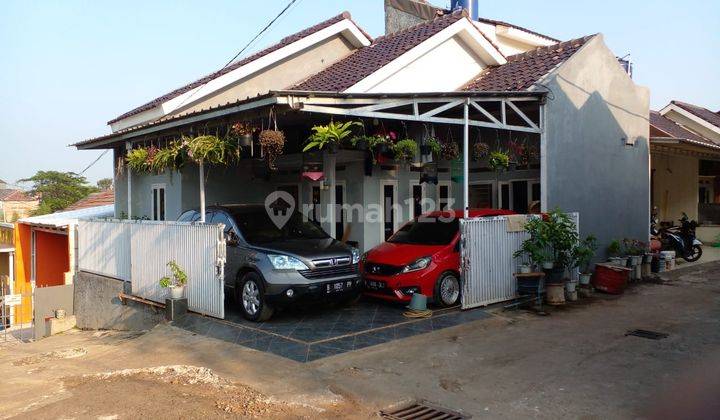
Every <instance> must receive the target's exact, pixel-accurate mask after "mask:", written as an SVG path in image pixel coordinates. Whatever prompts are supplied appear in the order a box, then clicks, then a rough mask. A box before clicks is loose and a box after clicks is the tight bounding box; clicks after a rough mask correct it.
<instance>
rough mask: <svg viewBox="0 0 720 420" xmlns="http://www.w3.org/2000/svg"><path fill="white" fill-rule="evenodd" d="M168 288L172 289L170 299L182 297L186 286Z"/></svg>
mask: <svg viewBox="0 0 720 420" xmlns="http://www.w3.org/2000/svg"><path fill="white" fill-rule="evenodd" d="M168 289H170V299H181V298H182V297H183V292H185V286H174V287H168Z"/></svg>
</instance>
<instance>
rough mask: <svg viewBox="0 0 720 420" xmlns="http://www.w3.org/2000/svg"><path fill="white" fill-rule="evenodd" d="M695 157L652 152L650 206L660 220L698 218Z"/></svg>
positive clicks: (697, 169)
mask: <svg viewBox="0 0 720 420" xmlns="http://www.w3.org/2000/svg"><path fill="white" fill-rule="evenodd" d="M698 166H699V163H698V158H696V157H690V156H678V155H669V154H660V153H657V152H653V153H652V171H653V206H657V208H658V211H659V214H658V216H659V217H660V220H662V221H677V220H678V219H680V217H682V214H683V212H685V213H687V215H688V217H690V219H692V220H697V217H698V201H699V197H698V182H699V175H698V174H699V172H698V171H699V168H698Z"/></svg>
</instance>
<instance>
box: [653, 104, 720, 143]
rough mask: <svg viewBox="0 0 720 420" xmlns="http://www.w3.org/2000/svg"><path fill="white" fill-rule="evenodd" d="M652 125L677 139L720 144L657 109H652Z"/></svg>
mask: <svg viewBox="0 0 720 420" xmlns="http://www.w3.org/2000/svg"><path fill="white" fill-rule="evenodd" d="M650 126H651V128H654V129H656V130H659V131H661V132H662V133H665V134H666V135H667V137H672V138H676V139H683V140H691V141H694V142H698V143H706V144H708V145H711V146H716V147H717V146H720V145H718V144H716V143H715V142H713V141H711V140H708V139H706V138H705V137H703V136H700V135H698V134H695V133H694V132H692V131H690V130H688V129H686V128H684V127H683V126H681V125H680V124H678V123H676V122H675V121H673V120H671V119H670V118H667V117H664V116H662V115H661V114H660V113H659V112H657V111H650Z"/></svg>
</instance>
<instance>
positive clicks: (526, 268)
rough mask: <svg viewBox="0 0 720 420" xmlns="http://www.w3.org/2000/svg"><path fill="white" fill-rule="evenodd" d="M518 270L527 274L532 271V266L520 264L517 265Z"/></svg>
mask: <svg viewBox="0 0 720 420" xmlns="http://www.w3.org/2000/svg"><path fill="white" fill-rule="evenodd" d="M518 271H520V274H528V273H531V272H532V267H530V266H529V265H528V264H520V265H519V266H518Z"/></svg>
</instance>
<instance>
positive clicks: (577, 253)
mask: <svg viewBox="0 0 720 420" xmlns="http://www.w3.org/2000/svg"><path fill="white" fill-rule="evenodd" d="M596 249H597V239H596V238H595V236H593V235H589V236H588V237H586V238H585V239H583V240H582V241H581V242H580V243H578V244H577V245H576V246H575V248H574V249H573V251H572V260H573V262H574V264H573V266H574V267H577V268H579V269H580V284H581V285H583V286H587V285H588V284H590V276H591V275H592V273H590V261H591V260H592V258H593V256H594V255H595V250H596Z"/></svg>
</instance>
